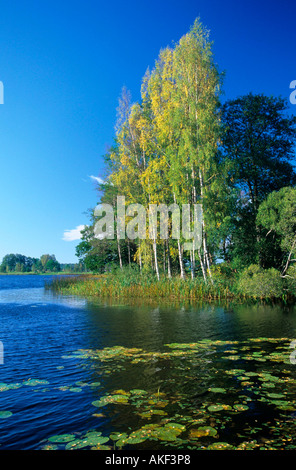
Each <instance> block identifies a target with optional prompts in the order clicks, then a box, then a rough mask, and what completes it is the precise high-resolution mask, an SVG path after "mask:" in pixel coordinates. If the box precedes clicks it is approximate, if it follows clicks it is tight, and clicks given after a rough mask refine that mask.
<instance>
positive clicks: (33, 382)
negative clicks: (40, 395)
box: [23, 379, 48, 387]
mask: <svg viewBox="0 0 296 470" xmlns="http://www.w3.org/2000/svg"><path fill="white" fill-rule="evenodd" d="M23 384H24V385H28V386H29V387H34V386H35V385H44V384H48V381H47V380H40V379H29V380H26V381H25V382H23Z"/></svg>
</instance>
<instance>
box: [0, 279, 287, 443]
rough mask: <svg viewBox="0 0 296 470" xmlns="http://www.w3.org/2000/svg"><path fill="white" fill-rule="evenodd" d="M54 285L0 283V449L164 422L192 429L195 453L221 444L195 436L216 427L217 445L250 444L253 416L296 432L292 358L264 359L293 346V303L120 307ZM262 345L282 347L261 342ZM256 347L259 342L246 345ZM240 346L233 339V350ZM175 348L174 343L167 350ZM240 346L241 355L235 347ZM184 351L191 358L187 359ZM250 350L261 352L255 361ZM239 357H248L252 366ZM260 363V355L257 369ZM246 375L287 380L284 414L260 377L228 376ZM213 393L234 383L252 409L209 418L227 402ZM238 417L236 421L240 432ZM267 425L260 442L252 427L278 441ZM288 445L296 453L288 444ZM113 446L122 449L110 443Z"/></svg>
mask: <svg viewBox="0 0 296 470" xmlns="http://www.w3.org/2000/svg"><path fill="white" fill-rule="evenodd" d="M50 279H51V278H50V276H40V275H36V276H35V275H24V276H22V275H17V276H14V275H2V276H0V341H1V342H2V345H3V348H4V357H3V358H4V363H3V364H0V382H1V383H0V450H1V449H22V450H26V449H40V448H43V447H44V446H45V445H52V444H53V445H55V446H57V448H59V444H58V443H53V442H52V441H48V440H49V439H50V438H51V437H52V436H55V435H64V434H72V435H73V436H75V439H78V441H79V439H80V438H81V437H83V436H84V435H85V433H87V432H89V431H93V432H98V433H99V432H101V433H102V435H103V436H107V437H109V436H110V434H112V433H114V432H127V433H130V432H131V430H138V429H141V428H143V426H146V425H152V428H153V425H154V424H155V425H161V426H163V425H165V423H170V422H171V421H172V420H173V421H174V422H175V421H176V419H178V420H179V421H178V422H179V423H181V424H180V425H182V426H184V427H186V433H187V434H186V433H185V434H184V433H183V434H182V435H184V436H185V437H184V446H187V447H188V448H190V447H191V448H194V446H196V448H197V447H200V446H207V445H208V444H210V443H211V442H212V441H214V442H215V439H216V441H217V437H211V441H208V440H207V439H210V438H208V437H207V436H205V437H203V436H201V439H200V437H194V433H193V432H192V429H197V428H198V426H201V425H210V423H211V425H212V428H214V429H216V430H218V431H219V440H221V439H222V440H223V441H225V440H226V439H227V440H228V442H230V443H232V444H238V443H239V442H240V441H241V440H242V439H243V440H244V441H248V442H249V441H250V439H251V434H250V433H248V429H249V428H246V429H244V430H243V431H244V432H243V433H242V434H244V433H245V434H244V435H243V438H239V437H238V434H239V432H241V431H242V430H241V429H239V428H240V426H242V423H243V422H246V419H247V421H248V420H249V421H248V426H249V427H252V426H254V422H253V421H252V420H253V418H254V416H257V417H259V418H258V419H259V421H260V420H261V421H260V422H261V424H262V423H263V424H264V425H265V426H266V429H267V428H268V426H267V423H272V425H275V424H276V423H277V422H278V421H277V420H283V421H284V422H285V423H287V422H288V423H290V424H289V429H288V430H286V431H285V433H286V434H287V433H288V434H289V433H291V429H294V427H293V426H294V424H293V419H294V415H295V412H296V408H295V410H294V408H293V406H294V400H295V396H294V389H295V390H296V386H295V383H294V382H295V379H296V375H295V368H296V365H295V366H294V365H292V364H291V363H290V362H289V361H286V362H284V363H282V361H281V359H278V360H277V359H276V358H277V356H269V358H272V360H273V361H274V360H275V362H271V363H270V362H268V361H269V359H268V361H267V362H266V360H265V359H264V352H266V354H273V353H274V352H276V351H277V350H279V351H280V352H281V351H282V349H281V348H283V345H282V341H284V340H285V347H286V348H287V344H288V340H289V341H291V340H292V339H294V338H296V312H295V307H284V306H279V305H269V306H266V305H265V306H263V305H251V306H250V305H227V306H222V305H217V304H215V305H211V304H197V305H187V306H184V305H176V304H162V305H157V303H154V304H153V305H152V304H151V305H147V304H146V305H145V304H141V303H139V304H138V305H123V304H119V303H118V305H114V304H110V302H91V301H87V300H85V299H80V298H76V297H71V296H69V297H62V296H59V295H56V294H53V293H52V292H51V291H50V290H46V289H44V285H45V283H46V282H49V281H50ZM264 337H265V338H267V339H270V338H271V339H272V338H274V339H278V341H279V342H274V343H272V342H270V341H263V340H260V338H264ZM256 338H258V345H259V344H260V349H258V351H259V353H258V354H259V356H258V354H257V356H256V349H254V348H256V347H257V348H258V346H256V342H254V339H256ZM250 339H252V341H253V342H251V343H249V340H250ZM205 340H207V341H208V343H207V344H208V346H207V347H206V348H203V347H201V348H200V347H198V349H196V352H194V354H193V355H192V354H191V351H189V350H188V349H186V348H185V349H184V347H183V349H182V347H181V346H180V343H181V344H183V345H184V344H189V343H194V344H196V343H198V342H203V341H205ZM219 341H221V342H222V343H221V344H219ZM232 342H236V343H234V346H232ZM172 343H174V344H175V346H174V347H168V346H167V345H168V344H172ZM249 344H251V346H250V348H251V349H250V350H249V352H248V353H247V352H246V353H245V352H244V353H242V351H247V350H248V347H249ZM116 346H120V347H122V348H124V349H122V353H120V352H119V353H116V351H117V350H116ZM201 346H202V343H201ZM105 348H111V349H110V351H111V352H112V354H113V353H114V354H113V355H112V358H113V359H112V360H108V361H106V360H105V357H103V356H102V355H100V354H98V353H97V352H98V351H107V350H106V349H105ZM130 348H137V350H135V352H134V356H133V357H131V356H130V355H129V354H128V349H130ZM233 348H236V349H235V350H234V351H232V349H233ZM81 350H83V351H81ZM265 350H266V351H265ZM77 351H78V354H77ZM119 351H120V350H119ZM176 351H185V352H184V355H183V357H182V354H181V355H180V356H177V355H176V354H175V352H176ZM186 351H189V352H190V354H189V355H186V354H187V353H186ZM254 352H255V356H253V357H251V356H250V354H254ZM83 353H84V355H83ZM143 353H145V354H146V356H143V355H141V354H143ZM152 353H155V356H153V354H152ZM226 353H228V354H229V357H230V356H231V354H232V356H233V357H232V358H231V360H227V357H226V358H225V355H226ZM79 354H80V356H79ZM170 354H171V355H170ZM243 354H249V358H248V356H244V355H243ZM254 357H255V358H256V357H257V360H255V362H254ZM286 357H287V356H286ZM288 357H289V356H288ZM258 358H259V360H260V361H261V362H258ZM228 359H229V358H228ZM239 368H240V369H242V371H248V372H250V371H251V375H252V371H253V373H257V374H259V373H260V374H261V373H263V376H262V375H257V379H258V378H259V379H260V380H261V379H262V380H263V379H264V381H263V384H264V385H265V386H266V382H268V383H269V386H270V387H271V386H273V383H270V381H271V382H272V379H270V380H269V381H268V375H267V376H266V374H269V378H270V377H274V379H273V382H274V381H275V378H279V379H280V383H276V390H274V389H273V391H275V392H276V394H275V397H274V400H275V399H276V397H277V395H279V392H281V393H284V395H285V394H286V395H285V399H287V400H288V402H289V406H288V407H286V408H287V409H285V406H284V404H283V403H282V404H278V405H276V404H275V403H273V404H272V405H270V402H269V401H268V397H269V395H268V394H267V393H265V395H264V399H263V400H262V397H261V396H260V399H259V400H257V398H259V397H257V398H256V396H255V395H254V394H255V393H257V392H256V391H255V388H254V387H255V386H256V387H257V382H258V381H257V382H256V384H255V383H253V382H252V384H251V385H250V384H249V385H242V383H243V384H244V383H247V380H246V379H247V377H245V378H244V380H242V379H239V380H237V379H238V376H241V375H244V372H240V373H239V374H238V373H237V374H236V375H235V374H234V373H232V371H233V370H237V369H239ZM254 371H255V372H254ZM273 371H274V372H273ZM229 372H230V373H229ZM288 373H289V374H288ZM264 374H265V375H264ZM272 374H273V375H272ZM285 374H286V375H285ZM287 374H288V375H287ZM250 377H251V376H249V378H250ZM266 377H267V380H265V379H266ZM283 377H284V378H285V379H283ZM257 379H256V380H257ZM288 379H289V380H288ZM258 384H259V386H258V387H257V388H256V390H257V389H258V390H261V389H262V387H261V382H258ZM211 387H212V388H217V387H220V388H223V387H230V388H229V390H232V392H233V399H232V402H231V406H234V404H235V403H238V404H239V403H244V404H245V406H246V410H245V413H246V414H245V415H240V416H238V413H237V412H234V408H232V410H231V413H232V415H229V416H230V417H229V416H226V418H225V420H224V418H223V416H221V415H217V414H216V415H215V416H214V417H213V416H209V415H208V414H207V413H208V411H206V410H207V409H208V407H209V406H210V405H211V404H212V405H213V404H216V403H218V404H219V403H220V404H221V403H222V404H225V403H226V396H225V394H221V395H215V397H213V394H212V395H211V392H209V389H210V388H211ZM134 389H136V390H142V391H145V392H146V394H148V395H146V398H145V396H144V395H143V396H142V398H141V400H139V399H136V398H135V397H136V395H133V394H130V390H134ZM118 390H119V391H120V390H121V392H120V393H117V395H120V396H121V397H124V393H123V391H125V393H126V397H127V400H128V401H126V402H125V400H124V398H122V400H123V401H122V403H120V399H119V401H118V402H115V403H113V404H112V403H111V404H108V403H107V404H106V406H101V404H102V403H101V402H100V400H101V399H102V397H106V396H109V395H110V396H111V395H112V394H114V391H118ZM270 390H271V388H270ZM270 390H269V391H270ZM265 391H268V390H267V389H265ZM161 393H163V395H160V394H161ZM221 393H222V392H221ZM153 394H154V395H153ZM157 394H158V395H157ZM242 395H243V397H244V398H242V397H240V396H242ZM148 396H150V400H148V398H147V397H148ZM161 396H162V397H163V398H162V403H161ZM153 397H154V398H153ZM155 397H157V398H156V399H155ZM239 397H240V398H239ZM254 397H255V398H256V399H255V398H254ZM270 399H271V398H269V400H270ZM145 400H146V401H145ZM155 400H156V401H155ZM166 400H167V402H169V404H167V405H166ZM149 401H150V403H149ZM281 401H282V402H283V399H281ZM98 402H99V406H97V405H98ZM94 403H95V404H96V406H95V405H94ZM280 405H281V406H280ZM266 407H267V408H266ZM161 411H163V414H162V413H161ZM2 412H9V415H7V413H6V414H5V413H2ZM149 413H150V415H149ZM158 413H159V414H158ZM1 416H2V417H1ZM230 418H231V419H230ZM165 420H166V421H165ZM190 420H191V421H190ZM230 420H231V421H232V422H233V423H235V426H234V429H233V431H231V428H230V424H229V422H230ZM294 421H295V419H294ZM144 429H146V428H144ZM157 429H158V428H157ZM262 429H263V428H261V430H260V429H259V428H258V430H257V435H256V433H255V431H253V433H255V438H256V439H257V440H256V439H255V440H256V442H259V441H260V439H263V437H264V439H265V440H266V439H270V438H271V436H269V435H268V432H267V430H264V429H263V431H262ZM190 432H191V439H190V438H188V436H190ZM249 432H250V431H249ZM266 433H267V434H266ZM197 434H198V433H197ZM199 434H200V433H199ZM263 435H264V436H263ZM180 436H181V434H180V433H179V435H178V438H177V439H176V442H175V440H170V439H169V435H168V440H166V439H165V438H161V439H160V438H158V437H156V438H154V439H151V440H149V441H147V439H146V440H145V439H144V440H143V439H142V441H141V439H140V441H141V442H139V445H140V446H143V447H144V448H145V446H146V448H147V447H148V448H150V447H151V448H162V447H163V446H167V445H168V446H172V445H175V446H181V444H182V441H181V437H180ZM192 436H193V437H192ZM262 436H263V437H262ZM264 439H263V440H262V442H263V441H264ZM278 439H279V438H278ZM132 442H133V441H131V443H132ZM136 442H137V441H136ZM286 442H287V440H286ZM288 442H289V445H292V444H293V440H292V438H291V439H290V441H288ZM106 445H107V446H110V447H111V446H113V445H114V444H113V441H111V440H109V441H108V442H107V441H106ZM276 445H279V444H278V441H276ZM282 445H284V444H282Z"/></svg>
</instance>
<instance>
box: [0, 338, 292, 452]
mask: <svg viewBox="0 0 296 470" xmlns="http://www.w3.org/2000/svg"><path fill="white" fill-rule="evenodd" d="M290 342H291V340H290V339H289V338H266V337H262V338H251V339H250V340H244V341H221V340H202V341H197V342H194V343H193V342H191V343H176V342H174V343H169V344H165V345H164V346H163V348H162V350H160V351H146V350H144V349H141V348H126V347H124V346H118V345H116V346H114V347H108V348H104V349H80V350H77V351H74V352H73V353H72V354H69V355H67V356H63V360H64V361H74V363H75V365H77V367H78V368H79V369H80V370H82V371H83V370H87V374H85V376H86V377H87V379H86V378H85V377H84V376H83V374H82V377H83V378H82V379H81V380H77V381H76V382H74V381H73V382H74V383H71V384H64V385H63V384H60V386H58V387H57V386H55V387H54V388H55V390H59V391H60V392H61V393H67V394H68V395H67V398H68V397H70V398H71V394H73V395H74V394H75V393H81V392H84V393H85V397H87V400H89V402H88V411H87V413H89V415H88V417H87V419H92V420H93V422H94V423H95V426H94V427H95V428H97V429H92V430H90V431H87V432H82V433H79V432H72V429H71V430H70V432H69V433H67V430H66V429H65V432H63V433H61V434H57V433H56V432H55V434H54V435H52V436H49V437H48V439H46V440H44V441H43V442H42V443H40V446H42V449H44V450H47V449H49V450H54V449H64V450H76V449H93V450H112V449H163V448H165V447H170V448H175V449H189V450H190V449H203V450H224V449H225V450H228V449H232V450H235V449H238V450H253V449H264V450H269V449H295V448H296V442H295V438H294V436H295V435H296V419H295V416H296V401H295V393H296V370H295V367H294V366H293V365H292V364H290V361H289V357H290V354H291V348H290ZM90 371H91V374H89V372H90ZM112 374H114V377H115V380H114V381H113V380H112V379H113V376H112ZM145 374H148V375H147V376H146V375H145ZM131 377H132V380H131ZM97 379H99V381H98V380H97ZM47 383H48V382H47V381H46V380H41V379H36V378H29V379H27V380H25V381H23V382H22V383H12V384H7V383H4V382H2V383H0V392H3V393H8V391H9V392H10V393H13V391H14V389H15V390H17V388H19V387H25V386H27V387H28V389H29V388H30V387H32V388H33V389H34V387H35V388H36V390H38V391H40V389H41V385H44V384H47ZM112 384H113V386H112ZM128 384H129V385H128ZM15 393H17V392H15ZM70 398H69V399H70ZM73 399H74V400H75V399H76V397H73ZM9 416H11V412H9V411H2V412H0V418H6V417H9ZM114 417H120V419H119V420H116V418H114ZM87 419H86V422H87ZM114 419H115V421H113V420H114Z"/></svg>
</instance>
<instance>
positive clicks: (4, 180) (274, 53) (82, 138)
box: [0, 0, 296, 263]
mask: <svg viewBox="0 0 296 470" xmlns="http://www.w3.org/2000/svg"><path fill="white" fill-rule="evenodd" d="M197 17H200V19H201V21H202V23H203V24H204V25H205V26H206V27H207V28H208V29H209V30H210V31H211V39H212V40H213V41H214V46H213V50H214V54H215V60H216V62H217V64H218V67H219V69H220V70H221V71H222V70H224V71H225V73H226V77H225V82H224V92H225V94H224V97H223V99H230V98H236V97H237V96H240V95H243V94H245V93H248V92H250V91H252V92H253V93H265V94H267V95H275V96H279V95H281V96H283V97H284V98H287V99H289V95H290V93H291V91H292V90H290V89H289V85H290V83H291V81H292V80H296V53H295V36H296V33H295V31H296V24H295V18H296V4H295V1H293V0H283V1H265V0H264V1H261V0H257V1H254V0H244V1H242V0H236V1H234V0H223V1H222V0H182V1H175V0H157V1H155V0H149V1H144V2H137V1H128V0H126V1H125V2H120V1H118V0H114V1H109V2H106V3H105V2H102V1H100V0H96V1H90V0H84V1H81V0H72V1H71V2H70V1H63V0H60V1H56V0H51V1H50V2H49V1H42V2H40V0H39V1H31V0H27V1H18V0H15V1H13V2H4V1H1V2H0V81H2V82H3V85H4V104H1V105H0V165H1V166H0V169H1V171H0V260H1V259H2V258H3V256H4V255H5V254H7V253H21V254H24V255H26V256H32V257H40V256H41V255H42V254H44V253H49V254H55V255H56V257H57V259H58V260H59V261H60V262H62V263H66V262H77V258H76V256H75V247H76V245H77V243H79V240H77V239H76V240H72V241H66V240H64V238H65V231H71V232H68V236H69V235H71V234H73V233H74V234H75V229H76V228H77V227H79V226H81V225H84V224H87V223H88V222H89V218H88V214H87V210H88V209H90V208H92V207H95V206H96V204H97V202H98V194H97V192H96V190H95V180H94V178H92V176H95V177H103V176H104V168H103V159H102V156H103V155H104V153H105V152H106V149H107V148H108V146H110V145H112V142H113V138H114V125H115V120H116V107H117V105H118V97H119V95H120V92H121V89H122V87H123V86H126V87H127V88H128V89H129V90H130V91H131V93H132V97H133V100H134V101H136V100H138V99H139V98H140V86H141V80H142V77H143V75H144V73H145V71H146V69H147V67H148V66H149V67H150V68H151V67H153V65H154V61H155V60H156V59H157V56H158V53H159V50H160V49H161V48H162V47H166V46H167V45H172V44H173V42H177V41H178V40H179V39H180V37H181V36H182V35H183V34H185V33H186V32H187V31H188V30H189V28H190V26H191V25H192V24H193V22H194V20H195V18H197ZM290 109H291V112H292V113H293V114H294V113H295V112H296V105H292V104H291V105H290ZM72 231H73V232H72ZM70 238H71V237H70ZM72 238H75V236H74V237H72Z"/></svg>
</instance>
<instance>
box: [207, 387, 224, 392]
mask: <svg viewBox="0 0 296 470" xmlns="http://www.w3.org/2000/svg"><path fill="white" fill-rule="evenodd" d="M209 392H213V393H226V390H225V388H219V387H211V388H209Z"/></svg>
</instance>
